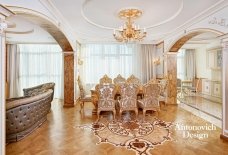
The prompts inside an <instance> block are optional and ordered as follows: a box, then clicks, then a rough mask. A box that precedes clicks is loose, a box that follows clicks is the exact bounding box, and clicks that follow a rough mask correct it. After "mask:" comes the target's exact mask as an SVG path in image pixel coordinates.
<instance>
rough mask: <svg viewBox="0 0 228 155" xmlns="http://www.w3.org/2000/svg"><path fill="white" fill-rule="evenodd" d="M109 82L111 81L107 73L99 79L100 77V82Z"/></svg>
mask: <svg viewBox="0 0 228 155" xmlns="http://www.w3.org/2000/svg"><path fill="white" fill-rule="evenodd" d="M108 83H109V84H111V83H112V79H111V78H109V77H108V75H106V74H105V75H104V76H103V77H102V78H101V79H100V84H108Z"/></svg>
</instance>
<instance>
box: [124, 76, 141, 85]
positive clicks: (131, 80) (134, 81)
mask: <svg viewBox="0 0 228 155" xmlns="http://www.w3.org/2000/svg"><path fill="white" fill-rule="evenodd" d="M127 83H129V84H137V85H138V86H140V85H141V81H140V80H139V79H138V78H137V77H135V76H134V75H131V76H130V77H129V78H128V79H127Z"/></svg>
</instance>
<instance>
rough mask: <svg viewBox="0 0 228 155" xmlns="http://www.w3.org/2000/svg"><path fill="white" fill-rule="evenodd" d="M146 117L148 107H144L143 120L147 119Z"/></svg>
mask: <svg viewBox="0 0 228 155" xmlns="http://www.w3.org/2000/svg"><path fill="white" fill-rule="evenodd" d="M145 118H146V109H143V121H145Z"/></svg>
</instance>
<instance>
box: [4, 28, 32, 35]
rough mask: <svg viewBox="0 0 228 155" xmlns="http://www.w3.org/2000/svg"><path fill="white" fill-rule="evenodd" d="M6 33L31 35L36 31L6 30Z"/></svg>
mask: <svg viewBox="0 0 228 155" xmlns="http://www.w3.org/2000/svg"><path fill="white" fill-rule="evenodd" d="M5 32H6V33H9V34H30V33H33V32H34V29H31V30H27V31H7V30H6V31H5Z"/></svg>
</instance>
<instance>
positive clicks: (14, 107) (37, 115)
mask: <svg viewBox="0 0 228 155" xmlns="http://www.w3.org/2000/svg"><path fill="white" fill-rule="evenodd" d="M52 98H53V90H52V89H47V90H45V91H44V90H43V91H40V92H39V93H37V94H36V95H34V96H25V97H19V98H12V99H8V100H7V101H6V142H7V143H9V142H15V141H19V140H21V139H23V138H24V137H26V136H27V135H28V134H30V133H31V132H32V131H33V130H34V129H36V128H37V127H39V126H40V125H41V124H42V123H43V122H44V121H45V120H47V114H48V113H49V111H50V108H51V101H52Z"/></svg>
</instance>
